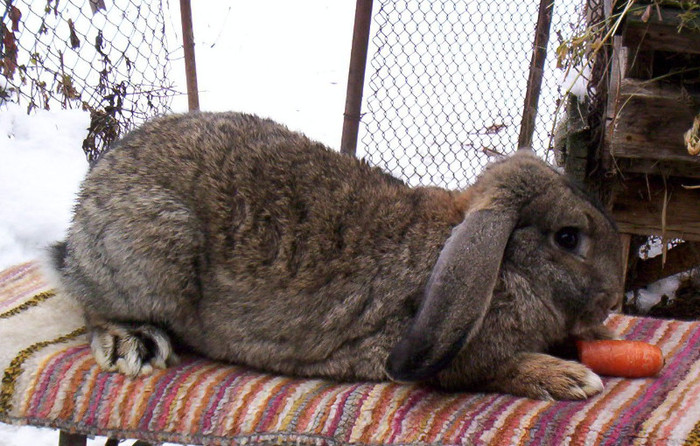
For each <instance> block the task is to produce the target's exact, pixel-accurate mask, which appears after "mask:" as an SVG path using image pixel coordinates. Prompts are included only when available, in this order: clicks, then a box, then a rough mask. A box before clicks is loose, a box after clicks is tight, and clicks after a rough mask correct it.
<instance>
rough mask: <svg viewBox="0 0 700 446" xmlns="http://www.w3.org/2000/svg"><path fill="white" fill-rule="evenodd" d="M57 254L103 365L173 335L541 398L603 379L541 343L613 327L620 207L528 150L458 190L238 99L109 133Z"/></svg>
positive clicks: (570, 394)
mask: <svg viewBox="0 0 700 446" xmlns="http://www.w3.org/2000/svg"><path fill="white" fill-rule="evenodd" d="M51 265H52V268H53V272H54V274H55V275H56V276H57V277H58V278H59V282H60V283H58V284H57V286H58V289H59V290H60V291H61V292H64V293H67V294H68V295H70V296H73V297H74V298H75V299H76V300H77V301H78V302H79V303H80V305H81V307H82V309H83V311H84V315H85V319H86V324H87V326H88V330H89V333H90V345H91V349H92V351H93V353H94V357H95V359H96V361H97V363H98V364H99V365H100V366H101V367H102V368H103V369H104V370H107V371H118V372H122V373H125V374H127V375H130V376H138V375H142V374H147V373H151V372H153V370H154V369H155V368H164V367H168V366H170V365H172V364H175V363H177V360H178V352H180V350H181V349H183V348H184V349H186V350H188V351H191V352H195V353H196V354H199V355H203V356H206V357H209V358H211V359H214V360H220V361H226V362H228V363H234V364H239V365H244V366H248V367H251V368H254V369H258V370H261V371H265V372H270V373H276V374H284V375H289V376H296V377H313V378H324V379H329V380H335V381H345V382H347V381H375V382H378V381H387V380H393V381H396V382H422V383H424V384H426V385H429V386H437V387H438V388H442V389H445V390H448V391H474V392H499V393H508V394H513V395H517V396H523V397H529V398H535V399H545V400H548V399H585V398H588V397H590V396H592V395H595V394H596V393H598V392H600V391H601V390H602V389H603V383H602V381H601V379H600V378H599V377H598V376H597V375H596V374H595V373H593V372H592V371H591V370H589V369H588V368H587V367H585V366H584V365H582V364H580V363H577V362H574V361H569V360H566V359H562V358H559V357H555V356H552V355H550V354H549V353H548V349H549V348H550V347H551V346H552V345H555V344H557V343H561V342H565V341H566V340H567V339H570V338H572V337H578V338H585V339H602V338H609V337H611V336H614V335H613V334H612V333H611V332H610V330H608V329H606V328H605V327H604V325H603V321H604V320H605V319H606V317H607V316H608V314H609V312H610V309H611V308H612V307H613V306H614V305H615V304H616V303H617V302H618V300H619V298H620V296H621V292H622V286H623V281H622V277H623V275H622V271H623V270H622V249H621V246H620V240H619V236H618V233H617V229H616V225H615V223H614V221H613V220H612V219H611V217H610V216H609V215H608V214H607V213H606V211H605V209H604V208H603V207H602V206H601V204H599V203H598V202H597V201H595V200H593V199H591V198H589V197H588V195H587V194H586V193H585V192H584V191H583V190H582V189H581V188H580V187H579V186H577V185H576V184H575V183H573V182H572V181H570V180H569V179H567V177H566V176H564V175H562V174H560V173H559V172H557V171H556V170H555V169H554V168H552V167H549V166H548V165H547V164H546V163H545V162H544V161H542V160H540V159H539V158H538V157H537V156H536V155H534V154H533V153H532V152H531V151H530V150H518V151H517V152H516V153H515V154H514V155H512V156H510V157H507V158H505V159H503V160H499V161H495V162H493V163H491V164H490V165H489V166H488V167H487V168H486V169H485V170H484V171H483V172H482V174H481V175H480V176H479V178H478V179H477V180H476V182H475V183H474V184H473V185H471V186H470V187H467V188H466V189H465V190H460V191H451V190H445V189H441V188H438V187H410V186H408V185H406V184H405V183H404V182H402V181H401V180H399V179H397V178H395V177H393V176H391V175H389V174H387V173H385V172H384V171H382V170H381V169H379V168H377V167H372V166H370V165H369V164H367V163H366V162H364V161H362V160H359V159H356V158H354V157H351V156H348V155H344V154H341V153H338V152H336V151H333V150H331V149H329V148H327V147H326V146H324V145H323V144H321V143H318V142H314V141H312V140H310V139H309V138H307V137H306V136H304V135H302V134H300V133H297V132H293V131H290V130H288V129H287V128H286V127H284V126H283V125H280V124H277V123H275V122H273V121H272V120H269V119H263V118H259V117H257V116H254V115H249V114H241V113H235V112H227V113H205V112H195V113H189V114H179V115H177V114H176V115H170V116H166V117H161V118H157V119H155V120H153V121H150V122H148V123H145V124H143V125H142V126H141V127H140V128H138V129H136V130H134V131H132V132H131V133H129V134H127V135H126V136H125V137H124V138H123V139H121V140H120V141H118V142H117V143H115V144H114V146H113V147H111V148H110V149H109V150H107V151H106V152H105V153H104V154H103V155H102V156H101V157H100V159H99V160H98V161H97V162H96V163H95V164H94V165H93V166H92V168H91V170H90V171H89V173H88V174H87V177H86V178H85V180H84V181H83V183H82V185H81V189H80V192H79V194H78V197H77V202H76V207H75V210H74V216H73V220H72V222H71V225H70V228H69V230H68V233H67V237H66V239H65V241H62V242H59V243H57V244H56V245H55V246H53V247H52V249H51ZM180 354H181V353H180Z"/></svg>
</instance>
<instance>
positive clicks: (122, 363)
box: [90, 322, 178, 377]
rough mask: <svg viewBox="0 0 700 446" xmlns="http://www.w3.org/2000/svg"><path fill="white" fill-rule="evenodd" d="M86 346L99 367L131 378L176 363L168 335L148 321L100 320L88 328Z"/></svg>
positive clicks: (176, 359) (175, 356)
mask: <svg viewBox="0 0 700 446" xmlns="http://www.w3.org/2000/svg"><path fill="white" fill-rule="evenodd" d="M90 347H91V349H92V353H93V355H94V357H95V360H96V361H97V364H98V365H99V366H100V367H102V369H104V370H106V371H108V372H120V373H123V374H125V375H128V376H131V377H136V376H139V375H149V374H151V373H152V372H153V369H154V368H159V369H164V368H166V367H167V366H168V365H173V364H176V363H177V362H178V358H177V355H175V352H174V351H173V348H172V344H171V342H170V338H169V337H168V335H167V334H166V333H165V332H164V331H163V330H161V329H159V328H156V327H154V326H152V325H148V324H142V325H139V324H122V323H118V322H106V323H102V324H100V325H99V326H96V327H93V328H92V340H91V342H90Z"/></svg>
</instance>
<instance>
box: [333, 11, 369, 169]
mask: <svg viewBox="0 0 700 446" xmlns="http://www.w3.org/2000/svg"><path fill="white" fill-rule="evenodd" d="M371 21H372V0H357V4H356V6H355V25H354V29H353V34H352V49H351V51H350V71H349V73H348V89H347V92H346V94H345V113H344V116H345V118H344V120H343V135H342V139H341V142H340V151H341V152H342V153H346V154H348V155H352V156H355V151H356V150H357V133H358V131H359V128H360V119H361V117H362V115H361V108H362V89H363V87H364V84H365V68H366V65H367V46H368V45H369V28H370V24H371Z"/></svg>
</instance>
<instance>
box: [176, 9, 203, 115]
mask: <svg viewBox="0 0 700 446" xmlns="http://www.w3.org/2000/svg"><path fill="white" fill-rule="evenodd" d="M180 16H181V18H182V46H183V48H184V50H185V76H186V78H187V106H188V108H189V110H190V111H196V110H199V90H198V88H197V66H196V64H195V59H194V33H193V32H192V7H191V6H190V0H180Z"/></svg>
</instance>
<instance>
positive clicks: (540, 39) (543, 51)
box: [518, 0, 554, 149]
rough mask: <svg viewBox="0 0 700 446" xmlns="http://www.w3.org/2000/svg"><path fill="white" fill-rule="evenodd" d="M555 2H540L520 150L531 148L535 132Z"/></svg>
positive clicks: (544, 0) (551, 0) (549, 0)
mask: <svg viewBox="0 0 700 446" xmlns="http://www.w3.org/2000/svg"><path fill="white" fill-rule="evenodd" d="M553 11H554V0H540V8H539V13H538V16H537V28H536V29H535V44H534V45H533V50H532V59H531V61H530V75H529V77H528V80H527V91H526V92H525V106H524V107H523V119H522V121H521V124H520V136H519V137H518V148H519V149H520V148H524V147H528V148H529V147H531V146H532V135H533V133H534V132H535V119H536V118H537V103H538V102H539V99H540V90H541V88H542V75H543V73H544V63H545V60H546V59H547V43H549V29H550V26H551V24H552V12H553Z"/></svg>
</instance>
